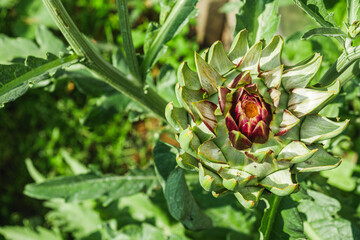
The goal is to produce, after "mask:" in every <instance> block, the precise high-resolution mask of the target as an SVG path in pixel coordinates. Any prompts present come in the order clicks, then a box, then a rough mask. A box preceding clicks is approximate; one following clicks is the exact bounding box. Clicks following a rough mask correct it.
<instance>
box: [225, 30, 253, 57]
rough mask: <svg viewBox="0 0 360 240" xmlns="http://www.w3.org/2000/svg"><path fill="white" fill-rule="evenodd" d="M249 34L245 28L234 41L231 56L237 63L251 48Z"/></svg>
mask: <svg viewBox="0 0 360 240" xmlns="http://www.w3.org/2000/svg"><path fill="white" fill-rule="evenodd" d="M247 36H248V31H247V30H246V29H243V30H241V31H240V32H239V33H238V34H237V35H236V37H235V38H234V41H233V42H232V44H231V47H230V51H229V58H230V60H231V61H232V62H233V63H235V64H239V62H240V60H241V59H242V58H243V56H244V55H245V53H246V52H247V51H248V50H249V45H248V40H247Z"/></svg>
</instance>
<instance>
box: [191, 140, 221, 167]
mask: <svg viewBox="0 0 360 240" xmlns="http://www.w3.org/2000/svg"><path fill="white" fill-rule="evenodd" d="M198 156H199V158H200V159H203V160H204V161H210V162H214V163H225V164H226V159H225V157H224V155H223V153H222V152H221V150H220V148H219V147H218V146H217V145H216V144H215V143H214V142H213V141H211V140H209V141H206V142H204V143H202V144H201V145H200V146H199V149H198Z"/></svg>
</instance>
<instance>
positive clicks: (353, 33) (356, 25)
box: [348, 21, 360, 38]
mask: <svg viewBox="0 0 360 240" xmlns="http://www.w3.org/2000/svg"><path fill="white" fill-rule="evenodd" d="M348 32H349V35H350V37H351V38H357V37H358V36H359V33H360V22H359V21H355V22H353V23H352V24H351V25H350V27H349V29H348Z"/></svg>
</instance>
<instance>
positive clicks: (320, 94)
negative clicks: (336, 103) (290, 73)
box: [288, 80, 340, 117]
mask: <svg viewBox="0 0 360 240" xmlns="http://www.w3.org/2000/svg"><path fill="white" fill-rule="evenodd" d="M339 91H340V81H339V80H337V81H335V82H334V83H333V84H332V85H331V86H329V87H328V88H326V91H323V90H317V89H310V88H295V89H293V90H292V91H291V92H290V97H289V102H288V109H289V110H290V111H291V112H292V113H293V114H294V115H295V116H296V117H302V116H305V115H306V114H308V113H311V112H312V111H314V110H315V109H319V108H320V106H323V105H325V103H326V102H327V101H328V100H329V99H331V98H332V97H333V96H336V95H337V94H338V93H339Z"/></svg>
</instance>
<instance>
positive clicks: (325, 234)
mask: <svg viewBox="0 0 360 240" xmlns="http://www.w3.org/2000/svg"><path fill="white" fill-rule="evenodd" d="M307 193H308V194H309V195H310V196H311V197H312V199H304V200H301V201H300V204H299V206H298V209H299V211H300V212H302V213H304V214H305V215H306V218H307V220H306V222H304V232H305V234H306V235H307V237H309V238H310V239H344V240H345V239H358V238H359V236H360V235H359V229H358V228H357V227H355V226H354V225H353V224H351V222H350V221H348V220H345V219H343V218H341V217H339V216H338V215H337V212H338V211H339V210H340V209H341V205H340V203H339V202H338V201H337V200H336V199H334V198H331V197H329V196H327V195H325V194H323V193H320V192H316V191H313V190H307Z"/></svg>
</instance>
